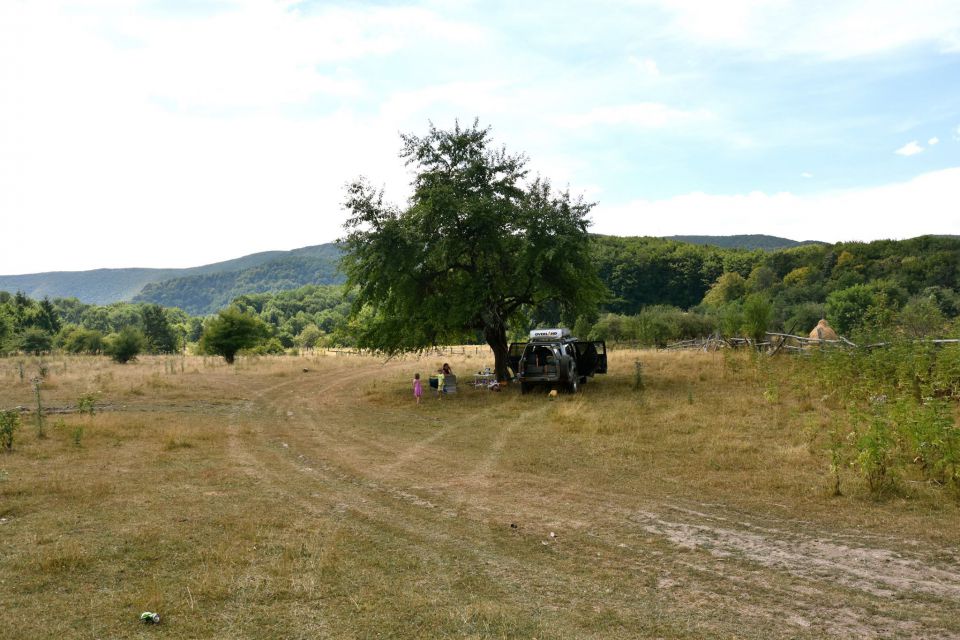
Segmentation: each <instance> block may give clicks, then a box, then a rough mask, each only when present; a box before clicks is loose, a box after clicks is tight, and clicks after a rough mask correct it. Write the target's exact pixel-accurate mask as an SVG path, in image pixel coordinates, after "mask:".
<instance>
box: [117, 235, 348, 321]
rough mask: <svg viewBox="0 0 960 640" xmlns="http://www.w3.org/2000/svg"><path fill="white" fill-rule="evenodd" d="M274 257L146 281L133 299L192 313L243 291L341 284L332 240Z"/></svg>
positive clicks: (220, 304)
mask: <svg viewBox="0 0 960 640" xmlns="http://www.w3.org/2000/svg"><path fill="white" fill-rule="evenodd" d="M280 253H281V255H280V256H279V257H277V258H274V259H272V260H269V261H267V262H263V263H261V264H257V265H254V266H251V267H248V268H246V269H241V270H237V271H221V272H216V273H205V274H198V275H189V276H184V277H181V278H173V279H170V280H163V281H160V282H150V283H148V284H146V285H145V286H144V287H143V290H142V291H141V292H140V293H138V294H137V295H136V296H134V297H133V302H154V303H156V304H160V305H163V306H165V307H180V308H181V309H183V310H184V311H186V312H187V313H190V314H192V315H205V314H210V313H216V312H217V311H218V310H220V309H222V308H224V307H226V306H227V305H229V304H230V303H231V302H232V301H233V300H234V298H237V297H238V296H241V295H243V294H246V293H267V292H276V291H285V290H287V289H296V288H298V287H302V286H304V285H307V284H341V283H343V281H344V278H343V276H342V275H341V274H340V271H339V268H338V266H339V263H340V250H339V249H338V248H337V246H336V245H334V244H322V245H317V246H313V247H303V248H302V249H294V250H293V251H287V252H280Z"/></svg>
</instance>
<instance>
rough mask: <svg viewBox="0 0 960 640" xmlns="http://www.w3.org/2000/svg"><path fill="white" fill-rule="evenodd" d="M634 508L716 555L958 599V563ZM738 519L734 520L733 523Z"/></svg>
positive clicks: (675, 538)
mask: <svg viewBox="0 0 960 640" xmlns="http://www.w3.org/2000/svg"><path fill="white" fill-rule="evenodd" d="M666 510H671V511H673V512H674V514H675V515H674V517H673V518H669V517H668V516H664V515H659V514H657V513H652V512H648V511H638V512H636V513H635V514H634V515H633V517H632V518H631V519H632V521H633V522H635V523H636V524H638V525H639V526H640V527H641V528H642V529H643V530H644V531H647V532H648V533H652V534H655V535H659V536H662V537H664V538H666V539H668V540H670V541H671V542H672V543H673V544H675V545H677V546H679V547H683V548H688V549H704V550H706V551H708V552H709V553H710V554H711V555H714V556H716V557H719V558H726V557H736V558H742V559H745V560H748V561H750V562H755V563H758V564H761V565H763V566H765V567H769V568H772V569H777V570H782V571H786V572H788V573H790V574H793V575H796V576H798V577H803V578H808V579H812V580H818V579H824V578H828V579H831V580H837V581H839V582H840V583H841V584H843V585H844V586H847V587H849V588H851V589H858V590H861V591H865V592H867V593H870V594H872V595H875V596H881V597H889V596H893V595H897V594H908V593H923V594H928V595H932V596H936V597H939V598H944V599H948V600H953V601H957V600H960V566H957V565H956V564H952V565H947V566H943V565H941V566H939V567H937V566H932V565H930V564H929V563H926V562H923V561H921V560H920V559H918V558H908V557H905V556H904V554H903V553H897V552H894V551H891V550H889V549H883V548H878V547H873V548H868V547H863V546H853V545H849V544H843V543H840V542H837V541H836V540H832V539H830V538H828V537H825V536H818V535H808V534H800V533H797V532H795V531H787V530H785V529H778V528H770V527H758V526H756V525H752V524H750V523H735V522H733V521H730V520H728V519H727V518H723V517H717V516H710V515H707V514H703V513H699V514H698V515H699V516H700V518H699V520H696V521H694V520H691V519H690V516H689V512H688V515H687V518H686V519H681V518H678V517H676V515H679V514H678V512H679V511H680V509H677V508H675V507H670V506H669V505H667V506H666ZM737 525H739V526H737Z"/></svg>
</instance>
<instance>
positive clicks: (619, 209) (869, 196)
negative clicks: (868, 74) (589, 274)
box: [591, 167, 960, 242]
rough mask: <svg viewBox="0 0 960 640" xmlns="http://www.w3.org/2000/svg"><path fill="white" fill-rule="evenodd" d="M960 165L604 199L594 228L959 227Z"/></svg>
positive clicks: (803, 232)
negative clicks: (895, 175) (844, 182)
mask: <svg viewBox="0 0 960 640" xmlns="http://www.w3.org/2000/svg"><path fill="white" fill-rule="evenodd" d="M957 201H960V167H955V168H952V169H945V170H943V171H936V172H933V173H927V174H923V175H920V176H918V177H916V178H914V179H912V180H909V181H907V182H900V183H895V184H889V185H884V186H879V187H871V188H863V189H848V190H842V191H833V192H826V193H821V194H816V195H809V196H806V195H805V196H801V195H796V194H793V193H786V192H785V193H774V194H767V193H763V192H760V191H755V192H752V193H748V194H740V195H712V194H706V193H690V194H686V195H681V196H676V197H674V198H668V199H664V200H634V201H632V202H627V203H624V204H620V205H605V204H603V203H601V204H600V205H598V206H597V208H596V209H595V210H594V212H593V220H594V225H593V227H592V228H591V230H592V231H594V232H596V233H607V234H615V235H651V236H664V235H684V234H692V233H696V234H706V235H727V234H740V233H766V234H771V235H778V236H783V237H787V238H792V239H794V240H807V239H809V240H823V241H827V242H836V241H841V240H875V239H880V238H895V239H899V238H910V237H914V236H918V235H924V234H943V233H956V230H957V229H960V211H958V210H957V208H956V206H955V205H954V203H956V202H957Z"/></svg>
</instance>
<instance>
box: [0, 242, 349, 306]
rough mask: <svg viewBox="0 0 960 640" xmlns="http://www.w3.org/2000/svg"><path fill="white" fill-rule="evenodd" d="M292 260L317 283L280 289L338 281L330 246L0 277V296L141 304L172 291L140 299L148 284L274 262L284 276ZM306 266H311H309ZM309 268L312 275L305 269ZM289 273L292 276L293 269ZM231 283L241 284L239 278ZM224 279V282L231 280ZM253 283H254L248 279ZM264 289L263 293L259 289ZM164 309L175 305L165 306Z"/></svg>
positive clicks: (152, 291)
mask: <svg viewBox="0 0 960 640" xmlns="http://www.w3.org/2000/svg"><path fill="white" fill-rule="evenodd" d="M291 259H293V260H294V261H295V262H296V261H299V262H300V263H301V265H300V267H301V268H300V269H299V272H300V273H303V272H308V271H309V272H311V273H312V274H314V275H317V276H318V277H320V278H322V280H321V281H309V282H300V281H299V280H300V279H302V276H301V277H294V280H297V282H296V283H295V284H294V282H293V281H288V282H286V283H283V286H280V287H278V289H277V290H279V289H281V288H293V287H294V286H301V285H303V284H317V283H319V284H333V283H334V281H342V278H339V280H338V276H337V275H335V274H336V271H337V263H338V260H339V250H338V249H337V247H336V245H335V244H333V243H327V244H321V245H315V246H310V247H303V248H300V249H293V250H292V251H263V252H260V253H253V254H250V255H246V256H242V257H240V258H234V259H232V260H225V261H223V262H215V263H212V264H207V265H202V266H199V267H189V268H185V269H144V268H130V269H93V270H90V271H48V272H45V273H30V274H24V275H13V276H0V291H9V292H11V293H13V292H15V291H22V292H24V293H25V294H27V295H28V296H30V297H31V298H35V299H39V298H44V297H49V298H77V299H79V300H80V301H81V302H86V303H90V304H110V303H112V302H125V301H131V300H134V299H135V298H140V297H141V296H144V295H146V297H144V298H142V300H144V301H146V300H147V299H148V298H152V296H160V295H161V293H159V291H165V290H166V291H169V290H170V289H171V288H176V287H174V286H173V285H168V286H167V287H162V288H160V289H159V290H158V288H157V287H151V288H150V289H148V290H147V292H146V294H145V291H144V290H145V289H146V288H147V287H148V285H154V284H157V283H165V282H168V281H174V280H176V281H181V283H180V284H179V285H178V286H179V287H182V286H184V283H183V282H182V281H188V282H189V281H190V279H191V278H200V279H201V280H198V281H196V282H202V279H203V278H205V277H209V276H218V275H219V276H221V277H223V274H229V273H232V274H240V273H244V272H246V271H249V270H251V269H257V268H261V270H260V273H261V274H263V273H265V272H269V270H270V269H269V268H267V267H266V265H269V264H272V263H275V264H276V265H277V267H278V271H279V272H280V273H283V272H285V271H286V273H287V275H288V276H289V275H290V269H289V267H286V268H285V267H284V266H283V265H287V264H288V261H289V260H291ZM308 263H315V264H309V266H307V265H308ZM311 269H312V270H311ZM294 271H297V270H296V269H294ZM236 279H237V280H240V281H242V280H243V278H242V277H240V276H237V277H236ZM267 279H269V278H264V277H263V276H262V275H261V277H260V278H259V280H258V285H257V286H259V287H263V286H266V284H265V282H266V280H267ZM231 280H232V279H231V278H230V277H226V278H225V279H224V282H228V281H231ZM254 280H257V279H256V278H254ZM259 290H265V289H262V288H261V289H259ZM150 301H152V299H151V300H150ZM170 306H179V305H177V304H171V305H170Z"/></svg>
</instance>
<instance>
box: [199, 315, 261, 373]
mask: <svg viewBox="0 0 960 640" xmlns="http://www.w3.org/2000/svg"><path fill="white" fill-rule="evenodd" d="M269 335H270V329H269V327H267V324H266V323H265V322H264V321H263V320H261V319H260V318H258V317H256V316H253V315H250V314H247V313H244V312H243V311H241V310H240V309H237V308H236V307H230V308H228V309H224V310H223V311H221V312H220V313H219V314H217V316H216V317H214V318H212V319H210V320H209V321H208V322H207V323H206V325H205V326H204V328H203V335H202V336H200V351H201V352H203V353H209V354H212V355H219V356H223V357H224V359H225V360H226V361H227V363H228V364H233V360H234V358H235V357H236V354H237V352H238V351H240V350H241V349H249V348H251V347H255V346H257V345H258V344H260V342H262V341H263V340H265V339H266V338H267V336H269Z"/></svg>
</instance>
